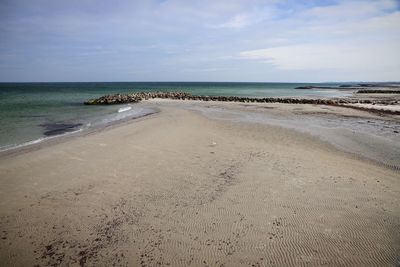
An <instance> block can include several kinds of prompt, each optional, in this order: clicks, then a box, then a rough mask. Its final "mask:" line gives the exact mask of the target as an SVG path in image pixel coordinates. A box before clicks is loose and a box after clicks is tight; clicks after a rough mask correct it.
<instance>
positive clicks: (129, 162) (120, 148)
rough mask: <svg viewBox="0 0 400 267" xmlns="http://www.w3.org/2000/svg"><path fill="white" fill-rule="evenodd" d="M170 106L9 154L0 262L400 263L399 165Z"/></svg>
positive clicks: (2, 190)
mask: <svg viewBox="0 0 400 267" xmlns="http://www.w3.org/2000/svg"><path fill="white" fill-rule="evenodd" d="M160 109H161V112H160V113H158V114H153V115H151V116H149V117H147V118H146V119H142V120H138V121H135V122H132V123H127V124H123V125H120V126H118V127H112V128H109V129H105V130H103V131H99V132H97V133H94V134H89V135H84V136H78V137H76V138H72V139H70V140H66V141H64V142H60V143H58V144H51V145H47V146H43V147H41V148H40V149H35V150H32V151H28V152H23V153H17V154H15V155H6V156H3V157H1V158H0V177H1V178H0V262H2V264H3V265H6V266H8V265H16V266H26V265H35V264H38V265H59V264H60V265H64V266H65V265H81V266H86V265H88V266H110V265H113V264H114V265H122V266H127V265H129V266H157V265H170V266H188V265H193V266H221V265H222V266H252V265H253V266H298V265H310V266H320V265H329V266H332V265H334V266H337V265H345V266H395V265H396V264H398V263H399V259H400V232H399V229H400V207H399V203H400V174H399V171H396V170H393V169H390V168H386V167H385V166H383V165H379V164H372V163H371V162H369V161H364V160H362V159H360V158H359V157H356V156H354V155H352V154H349V153H346V152H343V151H340V150H338V149H337V148H336V147H334V146H333V145H330V144H327V143H324V142H321V141H320V140H318V139H317V138H315V137H312V136H310V135H308V134H306V133H299V132H297V131H294V130H290V129H285V128H282V127H277V126H268V125H265V124H260V123H245V122H238V121H230V120H213V119H210V118H208V117H206V116H204V115H202V114H201V113H200V112H198V111H194V110H186V109H182V108H177V107H174V106H171V105H160ZM265 110H266V111H265V112H267V111H268V108H266V109H265Z"/></svg>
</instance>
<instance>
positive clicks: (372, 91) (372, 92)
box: [357, 89, 400, 94]
mask: <svg viewBox="0 0 400 267" xmlns="http://www.w3.org/2000/svg"><path fill="white" fill-rule="evenodd" d="M357 94H400V90H373V89H364V90H358V91H357Z"/></svg>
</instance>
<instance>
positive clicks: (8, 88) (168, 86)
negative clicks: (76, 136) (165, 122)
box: [0, 82, 349, 151]
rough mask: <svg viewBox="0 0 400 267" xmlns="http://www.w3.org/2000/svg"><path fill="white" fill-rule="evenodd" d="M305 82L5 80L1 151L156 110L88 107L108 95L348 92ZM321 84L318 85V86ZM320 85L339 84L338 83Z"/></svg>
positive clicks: (0, 97) (0, 103)
mask: <svg viewBox="0 0 400 267" xmlns="http://www.w3.org/2000/svg"><path fill="white" fill-rule="evenodd" d="M305 85H310V84H305V83H225V82H87V83H0V123H1V127H0V151H1V150H8V149H13V148H15V147H19V146H21V145H26V144H30V143H35V142H40V141H41V140H44V139H46V138H52V137H55V136H59V135H64V134H69V133H72V132H76V131H83V130H85V129H90V128H93V127H97V126H101V125H106V124H107V123H111V122H116V121H118V120H122V119H126V118H130V117H132V118H133V117H138V116H142V115H145V114H148V113H152V112H153V110H151V109H148V108H143V107H142V106H140V105H137V106H135V105H134V104H133V105H117V106H86V105H83V102H84V101H85V100H87V99H91V98H96V97H100V96H102V95H105V94H115V93H130V92H140V91H185V92H188V93H191V94H196V95H226V96H249V97H328V98H329V97H343V96H345V95H347V94H349V92H348V91H341V90H335V89H318V90H316V89H313V90H301V89H300V90H299V89H296V90H295V89H294V88H295V87H298V86H305ZM313 85H316V84H313ZM318 85H319V86H337V85H338V84H334V83H324V84H318Z"/></svg>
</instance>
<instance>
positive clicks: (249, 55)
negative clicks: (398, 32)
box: [240, 43, 400, 77]
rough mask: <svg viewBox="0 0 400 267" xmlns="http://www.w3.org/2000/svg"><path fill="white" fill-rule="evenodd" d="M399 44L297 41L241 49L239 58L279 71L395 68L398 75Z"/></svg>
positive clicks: (399, 68) (399, 61)
mask: <svg viewBox="0 0 400 267" xmlns="http://www.w3.org/2000/svg"><path fill="white" fill-rule="evenodd" d="M399 47H400V43H397V44H394V43H388V44H380V45H377V44H372V45H370V44H300V45H291V46H281V47H274V48H267V49H258V50H251V51H244V52H241V53H240V56H241V57H242V58H246V59H252V60H263V61H266V62H269V63H271V64H273V65H274V66H276V67H277V68H278V69H281V70H326V69H332V70H357V71H360V70H375V69H379V70H383V71H384V70H388V71H392V70H395V71H396V72H397V74H398V75H399V77H400V54H399V53H398V48H399Z"/></svg>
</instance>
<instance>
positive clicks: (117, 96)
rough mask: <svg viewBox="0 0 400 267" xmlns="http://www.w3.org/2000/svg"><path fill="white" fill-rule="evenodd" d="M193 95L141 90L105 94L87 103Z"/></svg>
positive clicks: (134, 100) (121, 102) (179, 97)
mask: <svg viewBox="0 0 400 267" xmlns="http://www.w3.org/2000/svg"><path fill="white" fill-rule="evenodd" d="M190 96H191V95H190V94H188V93H185V92H139V93H133V94H115V95H105V96H102V97H100V98H96V99H90V100H88V101H86V102H85V103H84V104H85V105H113V104H125V103H137V102H140V101H141V100H143V99H146V100H147V99H151V98H168V99H187V98H188V97H190Z"/></svg>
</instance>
